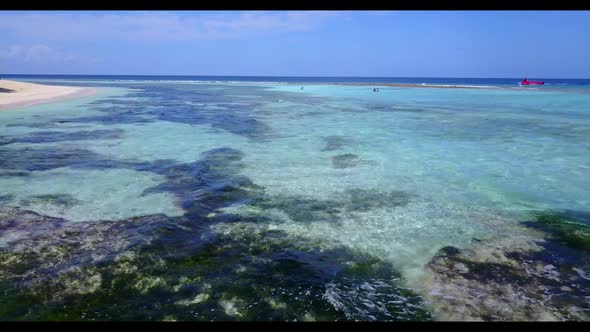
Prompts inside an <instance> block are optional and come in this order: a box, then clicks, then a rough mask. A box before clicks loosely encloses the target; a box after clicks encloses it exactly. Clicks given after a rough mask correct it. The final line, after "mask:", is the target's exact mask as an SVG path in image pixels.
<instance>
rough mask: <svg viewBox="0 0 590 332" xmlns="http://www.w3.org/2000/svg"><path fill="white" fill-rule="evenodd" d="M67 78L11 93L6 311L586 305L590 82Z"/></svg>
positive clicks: (491, 316)
mask: <svg viewBox="0 0 590 332" xmlns="http://www.w3.org/2000/svg"><path fill="white" fill-rule="evenodd" d="M54 83H56V84H58V83H60V82H54ZM61 83H62V84H65V83H63V82H61ZM67 83H68V84H80V85H92V86H97V87H102V89H99V90H100V92H99V94H98V95H96V96H93V97H86V98H83V99H78V100H74V101H68V102H61V103H55V104H47V105H41V106H35V107H29V108H23V109H14V110H9V111H3V112H0V292H1V296H0V319H1V320H59V319H66V320H92V319H101V320H105V319H106V320H128V319H131V320H588V319H589V317H590V313H589V311H590V300H589V299H590V259H589V258H588V257H590V256H589V255H588V252H589V250H590V208H589V205H590V176H589V175H590V166H588V165H590V157H589V156H590V153H589V152H590V140H589V138H590V113H589V111H590V94H588V93H583V92H580V91H581V90H576V91H569V90H567V89H563V90H549V91H541V90H527V89H508V88H499V89H428V88H393V87H383V88H381V89H380V91H379V92H373V91H372V88H371V87H367V86H338V85H306V86H305V89H304V90H303V89H301V87H300V86H295V85H289V84H275V85H273V84H268V83H267V84H261V83H257V84H255V83H251V84H247V83H233V84H232V83H195V82H192V83H191V82H173V81H168V82H149V81H143V82H142V81H136V82H133V81H127V82H112V81H97V80H94V81H92V82H82V81H79V82H76V81H72V82H67ZM582 90H583V89H582Z"/></svg>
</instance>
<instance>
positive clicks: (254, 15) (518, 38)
mask: <svg viewBox="0 0 590 332" xmlns="http://www.w3.org/2000/svg"><path fill="white" fill-rule="evenodd" d="M0 31H2V32H1V33H0V73H12V74H111V75H117V74H130V75H260V76H264V75H269V76H380V77H403V76H418V77H517V78H519V77H525V76H526V77H531V78H590V42H588V40H589V36H590V11H561V12H560V11H374V12H369V11H288V12H285V11H267V12H259V11H217V12H210V11H180V12H163V11H145V12H140V11H137V12H117V11H98V12H92V11H85V12H76V11H68V12H58V11H39V12H35V11H25V12H22V11H21V12H16V11H4V12H0Z"/></svg>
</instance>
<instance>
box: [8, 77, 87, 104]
mask: <svg viewBox="0 0 590 332" xmlns="http://www.w3.org/2000/svg"><path fill="white" fill-rule="evenodd" d="M94 93H96V89H94V88H88V87H75V86H56V85H43V84H35V83H27V82H19V81H7V80H0V111H1V110H6V109H10V108H16V107H24V106H31V105H36V104H42V103H49V102H56V101H60V100H65V99H72V98H79V97H86V96H90V95H92V94H94Z"/></svg>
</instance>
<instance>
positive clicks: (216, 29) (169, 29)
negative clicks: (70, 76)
mask: <svg viewBox="0 0 590 332" xmlns="http://www.w3.org/2000/svg"><path fill="white" fill-rule="evenodd" d="M342 17H346V15H345V14H344V13H342V12H332V11H295V12H293V11H286V12H260V11H249V12H220V13H219V12H217V13H207V14H205V13H200V12H193V13H186V12H183V13H171V12H132V13H120V12H113V13H108V12H107V13H106V14H103V13H47V12H41V13H9V14H3V15H2V16H1V17H0V30H1V31H4V33H13V34H15V35H17V36H18V37H20V38H29V39H32V40H35V41H43V42H47V41H71V40H101V39H102V40H105V39H106V40H124V41H130V40H150V41H151V40H193V39H219V38H234V37H242V36H248V35H251V34H253V33H263V32H283V31H305V30H309V29H313V28H315V27H317V26H319V25H321V24H323V23H326V22H327V21H329V20H331V19H336V18H342Z"/></svg>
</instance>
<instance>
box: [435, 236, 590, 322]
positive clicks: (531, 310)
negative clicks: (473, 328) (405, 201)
mask: <svg viewBox="0 0 590 332" xmlns="http://www.w3.org/2000/svg"><path fill="white" fill-rule="evenodd" d="M528 241H532V242H531V243H530V245H528V244H526V243H524V242H526V241H525V240H524V239H523V240H522V242H523V243H521V244H522V245H523V248H525V247H526V248H527V249H523V250H521V251H519V250H516V249H517V248H514V247H512V248H511V246H509V245H506V244H502V243H497V242H495V241H494V242H490V241H484V240H481V241H480V242H478V243H476V244H475V246H474V247H473V248H472V249H473V251H471V252H472V253H473V254H469V251H464V250H459V249H457V248H454V247H444V248H442V249H441V250H439V252H438V253H437V254H436V255H435V256H434V258H433V259H432V261H431V262H430V263H429V264H428V265H427V271H429V272H430V273H431V274H430V275H429V277H427V278H426V277H425V281H424V283H425V284H426V285H428V286H427V289H426V291H427V293H428V296H427V298H426V301H427V302H428V303H430V306H431V307H432V309H433V310H434V312H435V313H436V315H437V316H438V318H439V319H442V320H588V319H590V316H589V315H588V313H587V311H588V309H590V303H589V302H588V300H587V299H588V298H589V296H590V282H589V281H588V280H584V279H583V278H581V277H580V276H579V275H578V274H577V273H575V270H576V269H577V268H579V267H580V266H583V267H585V268H588V267H590V260H588V258H587V257H585V256H577V257H572V256H568V255H570V254H571V253H570V254H566V255H565V256H564V254H563V252H562V251H561V249H560V248H556V247H551V246H548V247H539V246H537V245H535V244H534V241H533V240H530V239H529V240H528ZM568 257H569V258H568Z"/></svg>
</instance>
